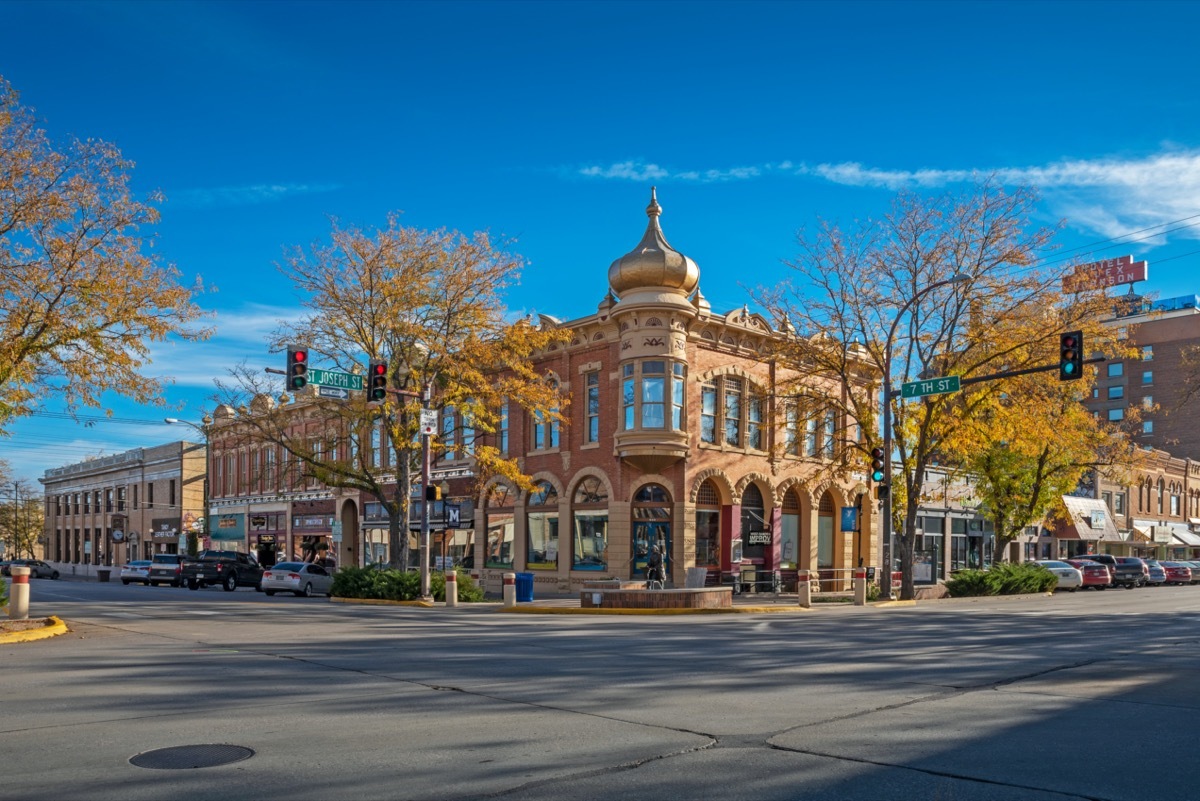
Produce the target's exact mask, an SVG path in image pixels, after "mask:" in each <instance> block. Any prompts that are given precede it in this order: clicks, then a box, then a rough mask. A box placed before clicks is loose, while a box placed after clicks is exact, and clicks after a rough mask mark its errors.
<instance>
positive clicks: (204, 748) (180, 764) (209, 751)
mask: <svg viewBox="0 0 1200 801" xmlns="http://www.w3.org/2000/svg"><path fill="white" fill-rule="evenodd" d="M252 756H254V751H253V750H252V749H250V748H245V747H244V746H240V745H223V744H219V743H213V744H208V745H176V746H172V747H171V748H155V749H154V750H153V751H143V752H142V753H140V754H135V755H134V756H132V757H130V759H129V763H130V764H131V765H134V766H136V767H139V768H151V769H153V770H187V769H189V768H213V767H216V766H217V765H228V764H229V763H230V762H240V761H241V760H243V759H249V758H250V757H252Z"/></svg>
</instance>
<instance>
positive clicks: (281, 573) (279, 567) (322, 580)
mask: <svg viewBox="0 0 1200 801" xmlns="http://www.w3.org/2000/svg"><path fill="white" fill-rule="evenodd" d="M332 589H333V575H332V574H331V573H330V572H329V571H328V570H326V569H325V568H323V567H321V566H320V565H313V564H309V563H308V562H280V563H279V564H276V565H272V566H271V567H269V568H267V569H266V570H265V571H264V572H263V577H262V590H263V592H264V593H266V594H267V595H274V594H275V593H277V592H290V593H293V594H295V595H299V596H300V597H301V598H307V597H308V596H310V595H314V594H317V595H328V594H329V592H330V590H332Z"/></svg>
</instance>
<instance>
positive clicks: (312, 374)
mask: <svg viewBox="0 0 1200 801" xmlns="http://www.w3.org/2000/svg"><path fill="white" fill-rule="evenodd" d="M308 383H310V384H315V385H317V386H318V387H337V388H338V389H349V390H354V391H361V390H362V388H363V377H362V376H361V375H352V374H350V373H335V372H333V371H332V370H309V371H308Z"/></svg>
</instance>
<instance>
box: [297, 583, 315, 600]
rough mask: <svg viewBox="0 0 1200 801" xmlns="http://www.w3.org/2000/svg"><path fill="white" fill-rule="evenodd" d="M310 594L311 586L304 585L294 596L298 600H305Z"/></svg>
mask: <svg viewBox="0 0 1200 801" xmlns="http://www.w3.org/2000/svg"><path fill="white" fill-rule="evenodd" d="M311 594H312V584H305V585H304V589H302V590H300V591H299V592H297V593H296V596H297V597H299V598H307V597H308V596H309V595H311Z"/></svg>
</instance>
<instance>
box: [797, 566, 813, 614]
mask: <svg viewBox="0 0 1200 801" xmlns="http://www.w3.org/2000/svg"><path fill="white" fill-rule="evenodd" d="M810 575H811V574H810V573H809V572H808V571H807V570H801V571H800V572H798V573H797V574H796V595H798V596H799V598H800V605H801V606H803V607H804V608H805V609H808V608H809V607H811V606H812V584H811V583H810V582H809V577H810Z"/></svg>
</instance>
